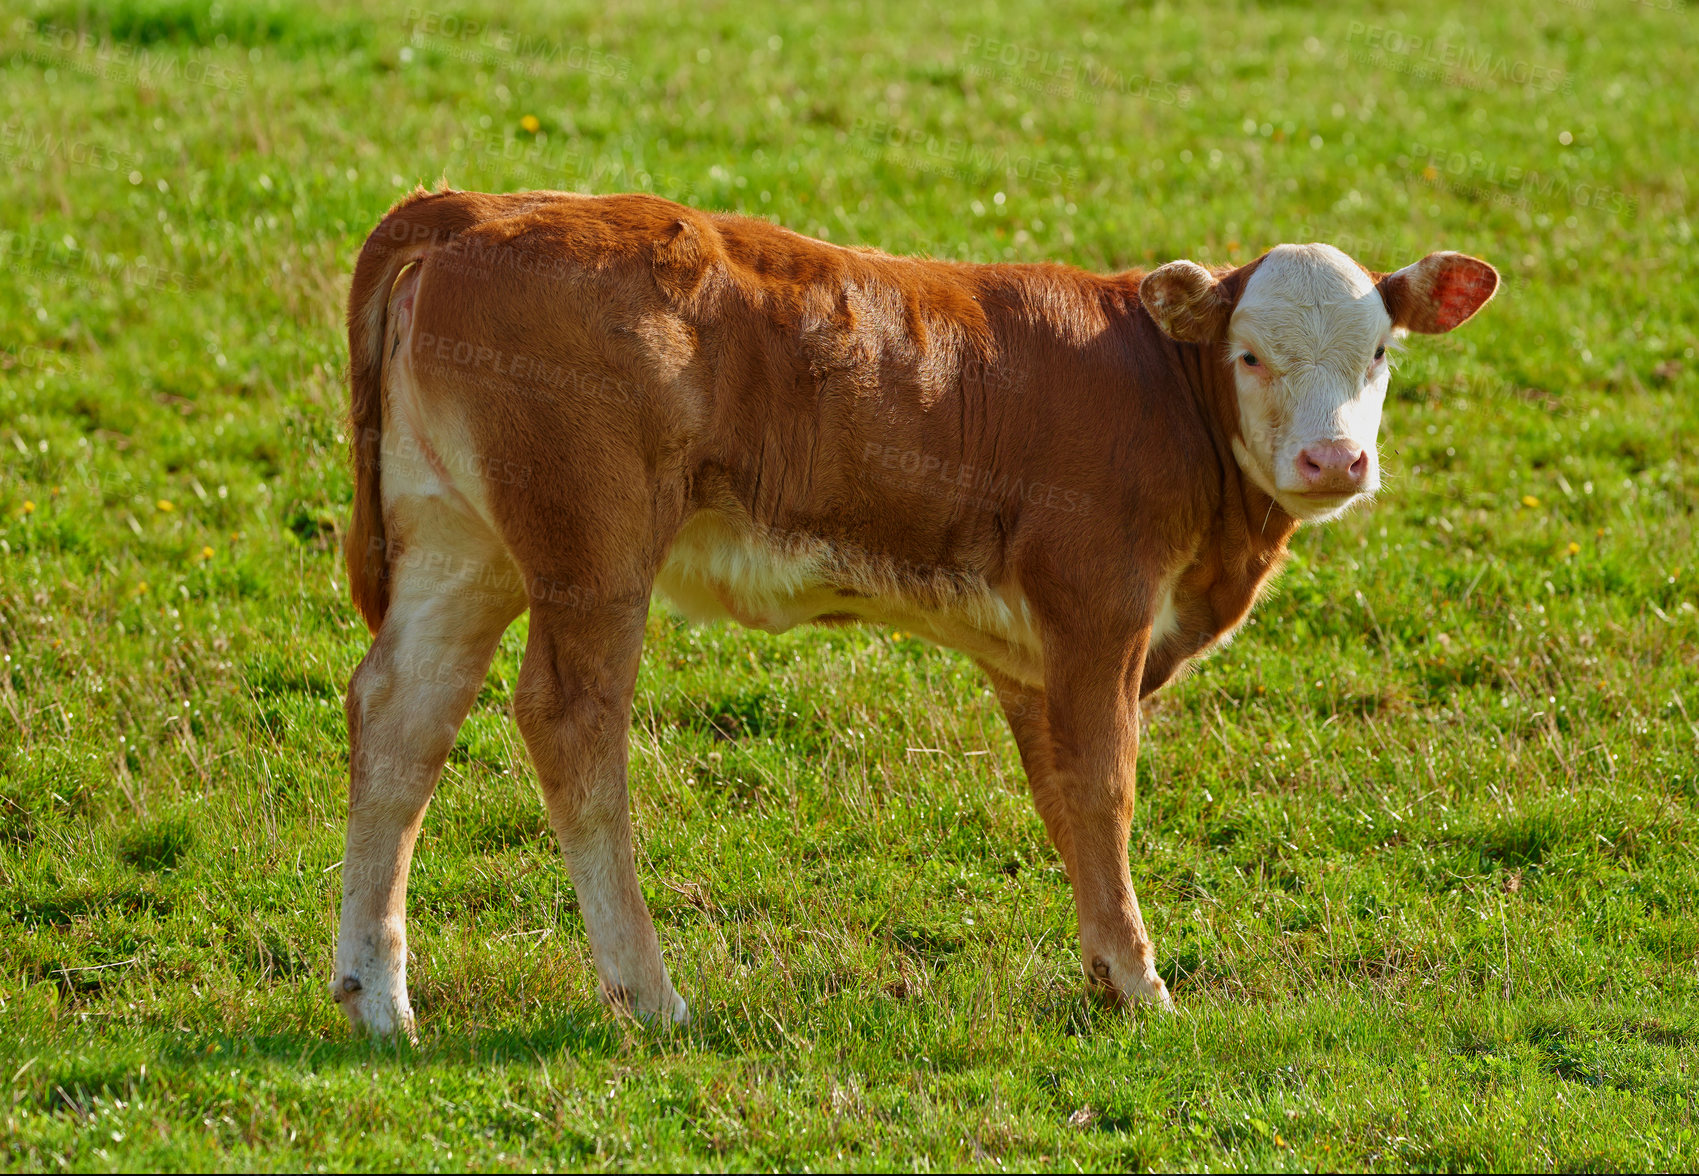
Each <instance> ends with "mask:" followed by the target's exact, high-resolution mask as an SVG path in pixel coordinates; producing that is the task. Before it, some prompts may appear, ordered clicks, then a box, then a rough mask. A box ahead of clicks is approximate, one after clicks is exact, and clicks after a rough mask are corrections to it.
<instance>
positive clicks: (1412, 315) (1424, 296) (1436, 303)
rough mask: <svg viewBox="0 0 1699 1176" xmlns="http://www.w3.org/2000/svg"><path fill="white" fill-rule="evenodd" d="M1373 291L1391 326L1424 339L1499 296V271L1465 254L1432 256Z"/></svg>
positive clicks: (1383, 280)
mask: <svg viewBox="0 0 1699 1176" xmlns="http://www.w3.org/2000/svg"><path fill="white" fill-rule="evenodd" d="M1375 288H1376V289H1377V290H1379V291H1380V297H1381V301H1382V302H1384V303H1386V313H1387V314H1389V315H1391V316H1392V325H1393V326H1395V327H1403V328H1405V329H1406V330H1410V331H1419V332H1421V333H1422V334H1424V335H1443V334H1444V333H1445V332H1447V331H1449V330H1451V329H1452V328H1453V327H1459V326H1462V325H1463V324H1464V323H1466V322H1468V321H1469V320H1470V319H1471V318H1473V317H1474V314H1475V312H1476V311H1477V310H1479V309H1481V307H1483V306H1485V305H1486V304H1487V303H1488V302H1490V301H1492V296H1493V295H1494V294H1496V293H1497V292H1498V271H1497V270H1495V269H1494V268H1493V267H1492V266H1490V265H1488V264H1487V263H1486V262H1484V261H1482V260H1481V259H1480V258H1478V257H1470V256H1469V255H1468V254H1467V253H1449V252H1447V253H1430V254H1428V255H1427V256H1426V257H1424V258H1422V260H1420V261H1418V262H1417V263H1416V264H1415V265H1407V266H1405V267H1404V268H1403V269H1401V270H1399V271H1398V272H1397V273H1394V274H1387V275H1386V276H1385V277H1383V278H1381V279H1380V281H1379V282H1378V283H1377V284H1376V286H1375Z"/></svg>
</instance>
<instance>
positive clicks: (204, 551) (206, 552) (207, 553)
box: [201, 547, 212, 559]
mask: <svg viewBox="0 0 1699 1176" xmlns="http://www.w3.org/2000/svg"><path fill="white" fill-rule="evenodd" d="M201 558H202V559H211V558H212V548H210V547H203V548H201Z"/></svg>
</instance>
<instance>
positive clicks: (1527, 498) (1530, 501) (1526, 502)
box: [1522, 494, 1540, 506]
mask: <svg viewBox="0 0 1699 1176" xmlns="http://www.w3.org/2000/svg"><path fill="white" fill-rule="evenodd" d="M1522 505H1523V506H1538V505H1540V500H1539V499H1538V498H1535V497H1534V496H1533V495H1532V494H1524V495H1523V496H1522Z"/></svg>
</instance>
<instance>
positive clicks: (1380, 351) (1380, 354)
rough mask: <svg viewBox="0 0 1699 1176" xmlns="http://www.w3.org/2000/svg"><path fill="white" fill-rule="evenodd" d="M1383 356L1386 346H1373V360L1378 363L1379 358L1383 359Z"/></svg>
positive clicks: (1384, 355)
mask: <svg viewBox="0 0 1699 1176" xmlns="http://www.w3.org/2000/svg"><path fill="white" fill-rule="evenodd" d="M1385 358H1386V348H1385V347H1384V346H1382V347H1376V348H1375V362H1376V363H1379V362H1380V361H1381V360H1383V359H1385Z"/></svg>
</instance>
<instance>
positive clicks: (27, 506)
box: [24, 498, 35, 514]
mask: <svg viewBox="0 0 1699 1176" xmlns="http://www.w3.org/2000/svg"><path fill="white" fill-rule="evenodd" d="M24 513H25V514H34V513H35V503H33V502H31V501H30V500H29V499H27V498H26V499H24Z"/></svg>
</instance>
